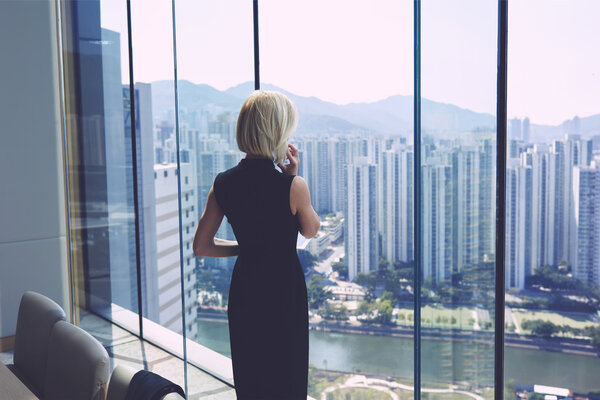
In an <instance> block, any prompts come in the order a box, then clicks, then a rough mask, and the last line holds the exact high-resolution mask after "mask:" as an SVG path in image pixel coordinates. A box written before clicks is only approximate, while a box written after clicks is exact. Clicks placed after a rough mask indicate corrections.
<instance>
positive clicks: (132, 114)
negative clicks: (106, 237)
mask: <svg viewBox="0 0 600 400" xmlns="http://www.w3.org/2000/svg"><path fill="white" fill-rule="evenodd" d="M127 46H128V56H129V118H130V119H131V174H132V175H133V176H132V177H133V179H132V182H133V187H132V190H133V210H134V214H135V216H134V219H135V222H134V226H135V269H136V279H137V302H138V321H139V329H140V333H139V336H140V339H143V338H144V330H143V329H144V327H143V323H142V321H143V316H144V312H143V306H142V265H141V259H140V257H141V254H140V213H139V207H138V206H139V204H138V173H137V141H136V137H135V127H136V120H135V119H136V115H135V85H134V80H133V43H132V37H131V2H130V0H127Z"/></svg>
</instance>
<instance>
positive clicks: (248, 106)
mask: <svg viewBox="0 0 600 400" xmlns="http://www.w3.org/2000/svg"><path fill="white" fill-rule="evenodd" d="M297 125H298V111H297V110H296V106H295V105H294V103H292V102H291V101H290V99H288V98H287V97H286V96H285V95H284V94H282V93H279V92H273V91H268V90H257V91H255V92H254V93H252V94H251V95H250V96H249V97H248V98H247V99H246V101H244V104H243V105H242V108H241V110H240V115H239V116H238V120H237V128H236V141H237V145H238V147H239V148H240V150H241V151H243V152H244V153H246V154H250V155H252V156H257V157H264V158H268V159H270V160H273V161H274V162H275V163H277V164H278V163H280V162H283V160H285V153H286V151H287V141H288V139H289V138H290V136H291V135H292V133H294V131H295V130H296V126H297Z"/></svg>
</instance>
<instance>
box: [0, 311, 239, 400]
mask: <svg viewBox="0 0 600 400" xmlns="http://www.w3.org/2000/svg"><path fill="white" fill-rule="evenodd" d="M80 325H81V327H82V328H83V329H85V330H86V331H87V332H89V333H90V334H91V335H92V336H94V337H95V338H96V339H98V340H99V341H100V343H102V345H103V346H104V348H105V349H106V351H107V352H108V355H109V357H110V363H111V366H110V367H111V371H112V369H113V368H114V366H115V365H116V364H122V365H127V366H130V367H133V368H136V369H143V368H145V369H148V370H149V371H152V372H155V373H157V374H159V375H162V376H163V377H165V378H167V379H170V380H171V381H173V382H175V383H177V384H178V385H180V386H181V387H184V365H183V361H182V360H180V359H179V358H177V357H174V356H173V355H171V354H169V353H167V352H165V351H164V350H162V349H160V348H158V347H156V346H154V345H152V344H150V343H148V342H144V341H141V340H139V339H138V338H137V337H135V336H133V335H132V334H130V333H129V332H127V331H125V330H124V329H121V328H119V327H118V326H115V325H113V324H111V323H110V322H108V321H106V320H104V319H102V318H99V317H97V316H95V315H92V314H86V315H82V316H81V323H80ZM12 359H13V355H12V351H11V352H5V353H0V362H3V363H4V364H9V363H12ZM187 373H188V393H189V394H188V399H190V400H195V399H207V400H230V399H235V398H236V396H235V391H234V390H233V388H232V387H231V386H229V385H227V384H225V383H223V382H221V381H219V380H218V379H216V378H214V377H212V376H210V375H209V374H207V373H205V372H203V371H202V370H200V369H198V368H196V367H194V366H192V365H189V364H188V371H187Z"/></svg>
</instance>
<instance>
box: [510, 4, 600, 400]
mask: <svg viewBox="0 0 600 400" xmlns="http://www.w3.org/2000/svg"><path fill="white" fill-rule="evenodd" d="M598 13H600V4H598V3H597V2H594V1H580V0H578V1H569V2H565V1H528V2H512V3H511V4H510V7H509V20H508V23H509V26H508V30H509V41H508V118H509V121H508V148H507V168H506V290H507V291H506V341H505V366H506V367H505V377H506V379H505V392H506V395H507V396H509V395H510V396H513V398H514V396H515V395H517V396H519V395H522V394H524V393H529V396H532V395H534V396H540V397H543V396H548V395H558V396H559V398H562V397H565V396H573V394H572V393H577V394H581V395H582V396H585V395H587V394H588V393H590V392H595V391H596V390H597V389H598V381H597V379H595V377H596V376H597V375H598V374H597V371H599V370H600V361H599V359H598V357H597V351H598V338H599V337H600V324H599V323H598V304H599V300H600V299H599V297H598V284H599V283H600V277H599V275H598V273H599V266H600V258H599V255H600V253H599V252H598V244H599V243H600V240H599V239H600V235H599V233H600V232H599V231H598V226H599V225H598V215H600V202H599V201H598V200H599V199H600V170H599V169H598V167H599V161H600V160H598V146H597V144H598V141H597V138H598V136H597V135H598V133H599V132H600V125H599V124H598V115H597V113H598V110H600V97H598V93H599V92H600V75H599V74H598V71H600V57H599V56H598V51H597V49H598V45H599V43H600V41H599V40H598V38H599V37H600V26H598V24H597V21H596V18H594V15H598ZM559 27H560V28H559ZM594 114H595V115H594ZM534 385H537V386H534ZM548 386H549V387H553V388H554V389H552V388H548ZM557 388H558V389H557Z"/></svg>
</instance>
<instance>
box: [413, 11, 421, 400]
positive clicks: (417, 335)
mask: <svg viewBox="0 0 600 400" xmlns="http://www.w3.org/2000/svg"><path fill="white" fill-rule="evenodd" d="M413 24H414V54H413V57H414V93H413V101H414V132H413V138H414V139H413V147H414V186H413V190H414V193H413V195H414V208H413V213H414V219H413V220H414V226H413V230H414V250H413V251H414V260H415V262H414V290H413V296H414V325H413V326H414V357H413V363H414V373H413V374H414V399H415V400H420V399H421V269H422V268H421V220H422V218H421V1H420V0H415V3H414V22H413Z"/></svg>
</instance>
